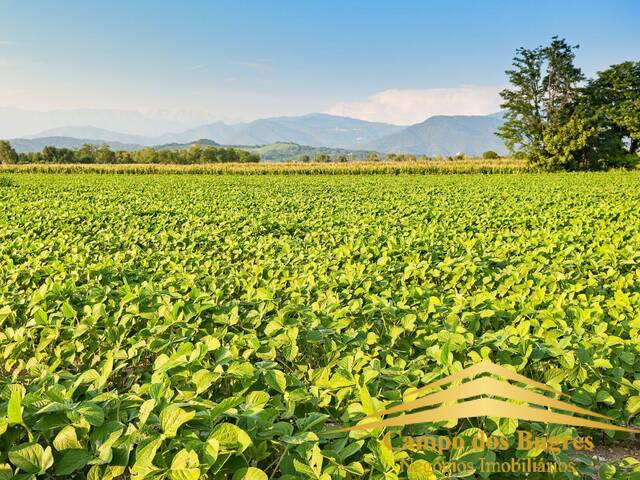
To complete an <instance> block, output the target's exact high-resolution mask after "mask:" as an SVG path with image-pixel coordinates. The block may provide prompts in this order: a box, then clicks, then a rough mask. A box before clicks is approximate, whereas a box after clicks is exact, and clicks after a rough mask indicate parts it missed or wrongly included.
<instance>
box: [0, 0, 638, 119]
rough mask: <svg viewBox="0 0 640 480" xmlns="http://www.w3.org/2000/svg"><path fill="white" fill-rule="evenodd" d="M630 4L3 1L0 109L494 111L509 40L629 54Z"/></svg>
mask: <svg viewBox="0 0 640 480" xmlns="http://www.w3.org/2000/svg"><path fill="white" fill-rule="evenodd" d="M639 25H640V1H638V0H608V1H607V0H599V1H595V0H553V1H550V0H531V1H528V0H517V1H516V0H514V1H509V0H448V1H444V0H416V1H410V0H406V1H402V0H397V1H381V0H380V1H378V0H361V1H359V0H350V1H349V0H340V1H333V0H322V1H319V0H318V1H311V0H309V1H301V0H295V1H293V0H292V1H288V0H286V1H285V0H269V1H267V0H263V1H257V0H256V1H251V0H234V1H227V0H218V1H215V2H214V1H189V0H182V1H164V0H137V1H135V2H132V1H125V0H111V1H108V2H107V1H102V2H98V1H91V0H82V1H75V0H56V1H49V0H41V1H36V0H0V107H17V108H20V109H28V110H36V111H48V110H57V109H62V110H67V109H79V108H91V109H123V110H135V111H138V112H142V113H144V114H145V115H148V116H151V117H157V118H163V119H167V120H171V121H177V122H185V123H198V122H205V121H213V120H224V121H239V120H251V119H255V118H262V117H268V116H279V115H300V114H306V113H310V112H328V113H333V114H337V115H346V116H351V117H354V118H361V119H365V120H373V121H384V122H390V123H396V124H404V125H406V124H411V123H415V122H419V121H422V120H424V119H425V118H427V117H429V116H431V115H436V114H486V113H491V112H494V111H496V110H498V109H499V103H500V102H499V97H498V92H499V90H500V89H501V88H504V86H505V84H506V79H505V75H504V70H505V69H507V68H508V67H509V66H510V63H511V59H512V57H513V54H514V52H515V49H516V48H518V47H520V46H526V47H535V46H537V45H539V44H543V43H547V42H549V40H550V38H551V37H552V36H553V35H559V36H561V37H565V38H566V39H567V40H568V41H569V42H570V43H573V44H580V49H579V51H578V54H577V64H578V65H579V66H580V67H582V69H583V71H584V72H585V73H586V74H587V75H589V76H591V75H593V74H594V73H595V72H596V71H598V70H602V69H604V68H606V67H607V66H609V65H611V64H614V63H619V62H621V61H625V60H640V27H639Z"/></svg>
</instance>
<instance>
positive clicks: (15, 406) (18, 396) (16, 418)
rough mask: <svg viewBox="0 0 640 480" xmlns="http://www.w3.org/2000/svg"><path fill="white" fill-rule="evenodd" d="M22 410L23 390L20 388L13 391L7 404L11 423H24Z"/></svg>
mask: <svg viewBox="0 0 640 480" xmlns="http://www.w3.org/2000/svg"><path fill="white" fill-rule="evenodd" d="M22 411H23V408H22V392H21V391H20V390H19V389H15V390H13V391H12V392H11V398H10V399H9V405H8V406H7V416H8V417H9V425H19V424H21V423H22Z"/></svg>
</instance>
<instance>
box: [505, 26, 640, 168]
mask: <svg viewBox="0 0 640 480" xmlns="http://www.w3.org/2000/svg"><path fill="white" fill-rule="evenodd" d="M577 48H578V46H577V45H576V46H572V45H569V44H567V42H566V41H565V40H564V39H559V38H558V37H553V39H552V41H551V44H550V45H548V46H546V47H543V46H540V47H537V48H534V49H526V48H520V49H518V50H517V51H516V56H515V58H514V59H513V69H511V70H507V72H506V73H507V76H508V78H509V81H510V83H511V87H510V88H508V89H505V90H503V91H502V92H501V96H502V98H503V101H504V103H503V104H502V108H504V109H506V113H505V120H506V121H505V123H504V125H503V126H502V127H501V128H500V130H499V132H498V135H499V136H501V137H502V138H503V139H504V141H505V144H506V145H507V147H508V148H509V150H510V151H511V152H512V153H513V154H514V155H515V156H516V157H520V158H525V159H527V160H528V161H529V162H530V163H531V164H532V165H534V166H537V167H540V168H543V169H546V170H601V169H607V168H611V167H618V168H619V167H630V166H633V165H635V164H637V162H638V159H639V157H638V153H639V150H640V62H624V63H621V64H618V65H613V66H611V67H610V68H608V69H607V70H605V71H602V72H598V74H597V75H596V77H595V78H592V79H587V78H586V77H585V75H584V74H583V73H582V71H581V70H580V68H578V67H576V65H575V50H576V49H577Z"/></svg>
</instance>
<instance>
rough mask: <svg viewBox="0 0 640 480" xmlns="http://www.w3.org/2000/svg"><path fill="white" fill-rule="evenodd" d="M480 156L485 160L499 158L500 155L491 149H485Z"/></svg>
mask: <svg viewBox="0 0 640 480" xmlns="http://www.w3.org/2000/svg"><path fill="white" fill-rule="evenodd" d="M482 158H484V159H485V160H496V159H498V158H500V155H498V154H497V153H496V152H494V151H493V150H487V151H486V152H484V153H483V154H482Z"/></svg>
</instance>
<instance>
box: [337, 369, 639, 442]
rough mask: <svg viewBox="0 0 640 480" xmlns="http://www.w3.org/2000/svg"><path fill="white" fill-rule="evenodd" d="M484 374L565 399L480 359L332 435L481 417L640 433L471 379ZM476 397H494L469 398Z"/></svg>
mask: <svg viewBox="0 0 640 480" xmlns="http://www.w3.org/2000/svg"><path fill="white" fill-rule="evenodd" d="M485 373H488V374H491V375H496V376H499V377H502V378H504V379H506V380H512V381H515V382H518V383H522V384H524V385H526V386H528V387H530V388H532V389H538V390H544V391H545V392H551V393H554V394H556V395H560V396H566V395H564V394H563V393H561V392H558V391H556V390H555V389H553V388H551V387H550V386H548V385H545V384H543V383H539V382H536V381H534V380H530V379H529V378H527V377H525V376H523V375H520V374H518V373H515V372H512V371H511V370H508V369H506V368H504V367H501V366H500V365H496V364H495V363H492V362H490V361H489V360H483V361H481V362H479V363H477V364H475V365H472V366H471V367H468V368H465V369H464V370H461V371H459V372H457V373H454V374H453V375H449V376H448V377H445V378H442V379H440V380H438V381H436V382H433V383H430V384H429V385H426V386H425V387H422V388H420V389H418V390H417V391H415V392H413V394H414V395H415V396H416V399H415V400H412V401H408V402H404V403H402V404H400V405H397V406H395V407H391V408H387V409H385V410H381V411H379V412H376V413H375V414H373V415H368V416H367V417H365V418H364V419H363V420H366V419H369V418H371V419H372V421H371V422H364V423H361V424H359V425H355V426H353V427H347V428H339V429H337V430H333V431H334V432H348V431H352V430H368V429H371V428H381V427H395V426H404V425H412V424H415V423H431V422H443V421H450V420H457V419H460V418H474V417H483V416H489V417H501V418H512V419H516V420H525V421H530V422H543V423H553V424H560V425H568V426H574V427H588V428H598V429H603V430H619V431H623V432H638V431H640V429H635V428H627V427H621V426H617V425H614V424H611V423H605V422H603V421H600V420H591V419H589V418H583V417H579V416H573V415H569V414H567V413H560V412H555V411H552V410H551V409H556V410H562V411H565V412H571V413H574V414H578V415H585V416H590V417H596V418H599V419H603V420H613V419H612V418H610V417H607V416H605V415H602V414H599V413H596V412H591V411H589V410H586V409H584V408H580V407H577V406H575V405H572V404H570V403H567V402H563V401H560V400H557V399H555V398H552V397H549V396H546V395H544V394H542V393H538V392H536V391H534V390H528V389H526V388H522V387H518V386H515V385H512V384H510V383H508V381H505V380H498V379H495V378H492V377H489V376H485V377H480V378H474V377H477V376H478V375H481V374H485ZM472 378H473V380H470V381H467V382H464V383H461V384H459V385H457V386H454V387H451V388H449V389H448V390H441V391H438V392H435V393H431V394H430V395H426V394H427V393H428V392H429V391H432V390H434V389H436V388H439V387H442V386H445V385H448V384H451V383H453V382H458V381H462V380H467V379H472ZM425 395H426V396H425ZM480 396H489V397H499V398H474V397H480ZM466 399H472V400H466ZM502 399H505V400H502ZM459 400H466V401H462V402H459V403H451V404H448V405H446V406H440V407H437V408H429V409H426V410H421V411H419V412H415V413H407V414H405V415H399V416H395V417H389V418H385V419H384V420H380V419H381V418H382V416H384V415H389V414H394V413H404V412H407V411H409V410H414V409H417V408H422V407H432V406H435V405H439V404H442V403H445V402H454V401H459ZM506 400H516V401H519V402H524V403H522V404H521V403H510V402H508V401H506ZM532 405H534V406H532ZM544 407H546V408H544Z"/></svg>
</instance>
